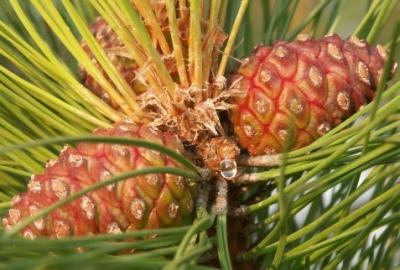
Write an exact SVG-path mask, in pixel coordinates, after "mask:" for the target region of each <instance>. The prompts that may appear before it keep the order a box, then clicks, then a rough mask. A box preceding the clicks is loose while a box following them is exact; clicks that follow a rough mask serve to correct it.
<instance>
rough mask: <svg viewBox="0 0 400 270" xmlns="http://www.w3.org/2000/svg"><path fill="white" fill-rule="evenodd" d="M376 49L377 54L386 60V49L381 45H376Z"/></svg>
mask: <svg viewBox="0 0 400 270" xmlns="http://www.w3.org/2000/svg"><path fill="white" fill-rule="evenodd" d="M376 49H377V51H378V53H379V55H380V56H381V57H382V58H383V60H385V61H386V60H387V59H388V53H387V51H386V49H385V48H384V47H383V46H381V45H378V46H376Z"/></svg>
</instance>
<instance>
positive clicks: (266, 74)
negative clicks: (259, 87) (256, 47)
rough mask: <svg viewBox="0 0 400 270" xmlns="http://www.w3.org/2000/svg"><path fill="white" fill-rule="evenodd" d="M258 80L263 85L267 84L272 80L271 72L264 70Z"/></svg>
mask: <svg viewBox="0 0 400 270" xmlns="http://www.w3.org/2000/svg"><path fill="white" fill-rule="evenodd" d="M260 78H261V81H262V82H263V83H267V82H269V81H270V80H271V79H272V74H271V71H269V70H268V69H264V70H262V71H261V72H260Z"/></svg>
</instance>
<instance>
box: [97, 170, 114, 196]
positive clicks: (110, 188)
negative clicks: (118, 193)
mask: <svg viewBox="0 0 400 270" xmlns="http://www.w3.org/2000/svg"><path fill="white" fill-rule="evenodd" d="M111 177H112V174H111V173H110V172H109V171H107V170H104V171H102V172H101V173H100V180H101V181H105V180H108V179H110V178H111ZM114 187H115V183H113V184H109V185H108V186H107V187H106V189H107V190H108V191H113V189H114Z"/></svg>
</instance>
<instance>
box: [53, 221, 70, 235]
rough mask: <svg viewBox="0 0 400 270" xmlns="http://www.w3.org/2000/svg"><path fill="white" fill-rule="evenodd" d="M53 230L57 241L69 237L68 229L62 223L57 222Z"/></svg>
mask: <svg viewBox="0 0 400 270" xmlns="http://www.w3.org/2000/svg"><path fill="white" fill-rule="evenodd" d="M54 230H55V234H56V237H57V239H62V238H65V237H67V236H68V235H69V231H70V227H69V226H68V225H67V224H65V223H64V222H62V221H59V220H57V221H56V224H55V228H54Z"/></svg>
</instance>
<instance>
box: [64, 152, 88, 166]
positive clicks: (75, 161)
mask: <svg viewBox="0 0 400 270" xmlns="http://www.w3.org/2000/svg"><path fill="white" fill-rule="evenodd" d="M68 161H69V162H70V163H71V165H72V166H74V167H80V166H82V165H83V163H84V162H85V159H84V158H83V157H82V156H80V155H70V156H69V157H68Z"/></svg>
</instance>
